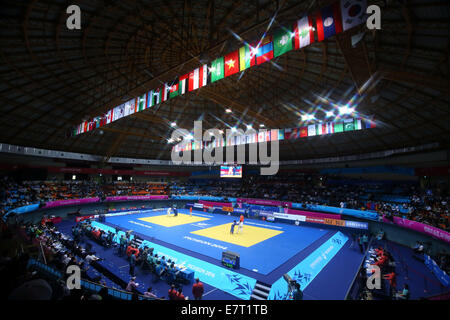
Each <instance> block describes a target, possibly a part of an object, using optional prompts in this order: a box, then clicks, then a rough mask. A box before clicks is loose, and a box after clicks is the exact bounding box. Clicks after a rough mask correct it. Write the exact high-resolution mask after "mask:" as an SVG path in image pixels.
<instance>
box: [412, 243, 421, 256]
mask: <svg viewBox="0 0 450 320" xmlns="http://www.w3.org/2000/svg"><path fill="white" fill-rule="evenodd" d="M423 249H424V248H423V244H422V243H421V242H417V243H416V246H415V247H414V248H413V251H414V252H415V253H417V254H420V253H423Z"/></svg>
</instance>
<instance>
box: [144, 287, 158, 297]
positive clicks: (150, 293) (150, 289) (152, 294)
mask: <svg viewBox="0 0 450 320" xmlns="http://www.w3.org/2000/svg"><path fill="white" fill-rule="evenodd" d="M144 296H146V297H149V298H154V299H156V298H157V297H156V295H155V294H154V293H153V291H152V287H149V288H148V289H147V291H145V292H144Z"/></svg>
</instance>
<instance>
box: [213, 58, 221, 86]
mask: <svg viewBox="0 0 450 320" xmlns="http://www.w3.org/2000/svg"><path fill="white" fill-rule="evenodd" d="M210 71H211V82H214V81H217V80H220V79H223V77H224V59H223V57H220V58H218V59H216V60H214V61H213V62H212V63H211V70H210Z"/></svg>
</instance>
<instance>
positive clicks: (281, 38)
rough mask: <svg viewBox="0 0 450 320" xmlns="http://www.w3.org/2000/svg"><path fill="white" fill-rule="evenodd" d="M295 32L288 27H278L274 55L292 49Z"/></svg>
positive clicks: (274, 40)
mask: <svg viewBox="0 0 450 320" xmlns="http://www.w3.org/2000/svg"><path fill="white" fill-rule="evenodd" d="M293 35H294V34H293V33H292V31H291V30H289V29H287V28H282V29H278V30H277V31H275V33H274V35H273V55H274V57H278V56H281V55H282V54H284V53H286V52H288V51H291V50H292V38H293Z"/></svg>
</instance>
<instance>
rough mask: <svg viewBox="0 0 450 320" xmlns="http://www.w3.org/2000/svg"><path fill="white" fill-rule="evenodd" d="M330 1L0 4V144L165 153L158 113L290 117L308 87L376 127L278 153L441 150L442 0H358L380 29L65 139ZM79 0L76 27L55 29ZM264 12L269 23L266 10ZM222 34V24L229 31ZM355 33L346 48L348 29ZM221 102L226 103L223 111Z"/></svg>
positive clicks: (308, 99) (449, 110) (164, 116)
mask: <svg viewBox="0 0 450 320" xmlns="http://www.w3.org/2000/svg"><path fill="white" fill-rule="evenodd" d="M332 2H334V1H327V0H324V1H316V0H305V1H294V0H278V1H267V0H251V1H228V0H223V1H218V0H195V1H194V0H171V1H149V0H136V1H131V0H119V1H102V0H85V1H63V0H45V1H44V0H24V1H19V0H6V1H2V4H1V10H0V17H1V30H0V37H1V46H0V61H1V66H0V102H1V105H0V110H1V111H0V114H1V118H0V119H1V120H0V142H3V143H9V144H15V145H20V146H33V147H39V148H45V149H52V150H61V151H71V152H80V153H89V154H96V155H102V156H104V157H105V159H108V158H110V157H112V156H115V157H134V158H147V159H170V150H171V146H172V145H171V144H168V143H167V138H169V137H170V133H171V127H170V123H171V122H172V121H176V122H177V125H178V126H179V127H183V128H192V127H193V121H195V120H199V119H202V120H203V125H204V127H207V128H224V123H228V124H231V125H234V124H236V123H237V122H239V123H254V126H259V124H261V123H263V124H264V125H265V126H266V128H292V127H298V126H300V124H301V121H300V118H299V113H300V112H305V113H308V112H311V110H312V109H314V104H319V101H318V97H328V98H329V99H332V100H333V101H345V100H346V99H350V98H351V96H352V95H353V94H355V93H356V92H357V90H358V89H364V90H363V91H362V92H363V95H364V99H363V100H362V102H361V103H360V104H359V105H358V106H357V111H358V112H359V113H361V114H363V115H366V116H369V115H370V116H374V117H375V119H376V121H377V124H378V125H377V128H374V129H368V130H361V131H353V132H348V133H340V134H334V135H326V136H320V137H311V138H305V139H298V140H294V141H285V142H283V143H281V159H285V160H289V159H308V158H319V157H330V156H342V155H352V154H360V153H367V152H374V151H380V150H387V149H395V148H402V147H410V146H417V145H423V144H428V143H438V144H439V148H448V147H449V142H450V135H449V133H450V132H449V131H450V130H449V125H448V123H449V121H450V107H449V105H450V104H449V101H450V99H449V97H448V95H449V92H450V81H449V78H448V77H449V70H450V67H449V47H450V40H449V38H448V34H450V19H449V17H450V2H449V1H447V0H441V1H432V0H431V1H425V0H417V1H412V0H410V1H408V0H405V1H396V0H391V1H370V0H369V1H368V3H369V4H377V5H379V6H380V7H381V14H382V29H381V30H377V31H369V30H367V28H365V27H361V28H355V29H353V30H350V31H348V32H345V33H342V34H340V35H337V36H334V37H331V38H329V39H327V40H325V41H323V42H315V43H314V44H312V45H310V46H308V47H306V48H304V49H302V50H297V51H291V52H289V53H287V54H284V55H283V56H280V57H278V58H276V59H275V60H274V62H275V64H276V65H275V64H272V63H265V64H263V65H260V66H257V67H254V68H251V69H249V70H246V71H245V73H244V75H243V76H242V77H240V76H239V74H237V75H233V76H230V77H228V78H225V79H223V80H221V81H219V82H217V83H214V84H211V85H208V86H206V87H203V88H201V89H199V90H196V91H194V92H191V93H187V94H185V95H183V96H179V97H176V98H173V99H171V100H169V101H166V102H165V103H162V104H160V105H159V106H158V107H157V108H155V109H148V110H145V111H143V112H139V113H136V114H134V115H132V116H129V117H125V118H122V119H120V120H118V121H116V122H113V123H111V124H109V125H107V126H106V127H103V128H101V129H97V130H94V131H92V132H88V133H85V134H81V135H78V136H75V137H70V136H68V134H67V133H68V131H69V130H70V129H71V128H72V127H73V126H75V125H77V124H79V123H80V122H81V121H82V120H83V119H88V118H92V117H94V116H98V115H101V114H103V113H105V112H106V111H107V110H109V109H111V108H112V107H114V106H116V105H119V104H121V103H123V102H125V101H126V100H128V99H130V98H132V97H136V96H138V95H141V94H143V93H145V92H147V91H149V90H151V89H154V88H155V87H156V86H157V85H159V84H160V83H161V82H165V81H169V80H171V79H173V78H174V77H175V76H178V75H182V74H185V73H187V72H189V71H191V70H193V69H194V68H197V67H198V66H199V65H200V64H201V62H203V63H205V62H208V63H209V62H211V61H212V60H213V59H214V58H217V57H219V56H223V55H224V54H227V53H228V52H230V51H232V50H236V49H238V48H239V47H240V46H241V43H240V42H239V41H238V39H237V38H236V37H235V36H234V35H233V33H234V34H237V35H239V36H240V37H241V38H243V39H245V40H247V41H251V40H257V39H259V38H260V37H261V36H262V34H263V33H264V32H265V31H266V29H267V27H268V26H269V24H270V22H271V21H273V23H272V25H271V29H270V30H269V33H270V31H271V30H272V29H273V28H276V27H278V26H279V25H286V24H287V25H291V24H292V23H293V22H294V21H296V20H298V19H300V18H301V17H302V16H303V15H304V14H305V13H312V12H314V11H315V10H316V9H319V8H321V7H323V6H325V5H327V4H330V3H332ZM71 4H78V5H79V6H80V8H81V12H82V24H81V30H68V29H67V28H66V19H67V16H68V15H67V13H66V8H67V7H68V6H69V5H71ZM272 19H274V20H272ZM231 31H232V32H231ZM361 31H364V38H363V39H362V40H361V41H360V42H359V43H358V44H357V45H356V46H355V47H354V48H353V47H352V45H351V37H352V36H353V35H355V34H356V33H359V32H361ZM228 108H230V109H231V110H232V111H233V112H232V113H231V114H229V113H226V112H225V110H226V109H228Z"/></svg>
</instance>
